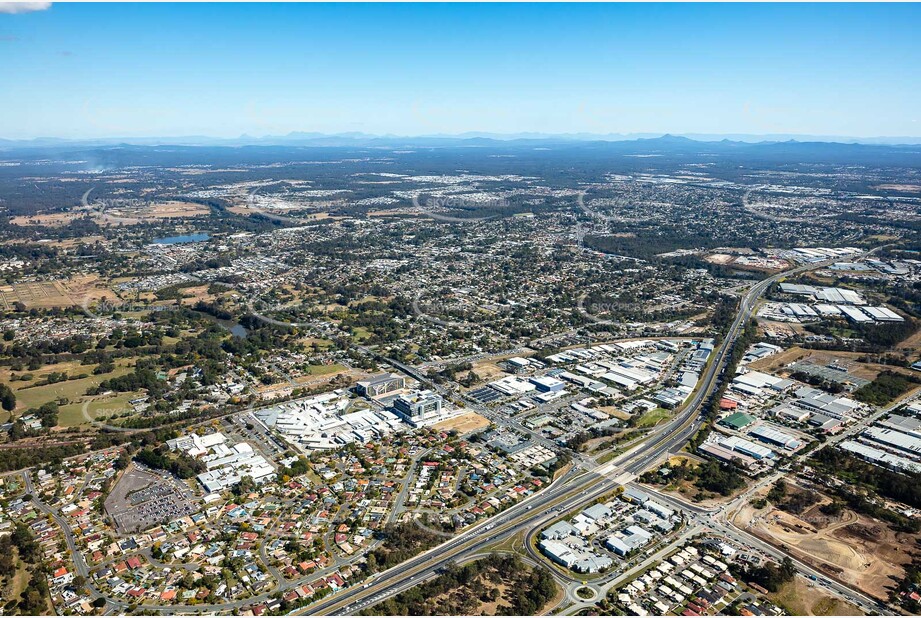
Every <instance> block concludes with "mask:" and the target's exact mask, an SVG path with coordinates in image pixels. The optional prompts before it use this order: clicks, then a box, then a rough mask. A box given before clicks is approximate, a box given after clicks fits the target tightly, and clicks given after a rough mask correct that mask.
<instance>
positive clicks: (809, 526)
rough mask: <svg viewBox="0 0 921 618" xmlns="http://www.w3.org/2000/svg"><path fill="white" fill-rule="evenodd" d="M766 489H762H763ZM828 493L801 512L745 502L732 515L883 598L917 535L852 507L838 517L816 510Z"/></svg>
mask: <svg viewBox="0 0 921 618" xmlns="http://www.w3.org/2000/svg"><path fill="white" fill-rule="evenodd" d="M763 493H766V492H762V494H763ZM827 502H829V500H828V499H827V498H826V499H824V500H823V501H822V502H821V503H819V504H817V505H815V506H814V507H813V508H811V509H810V510H809V511H807V512H806V513H804V514H803V515H802V516H801V517H800V516H796V515H793V514H791V513H787V512H785V511H781V510H779V509H777V508H774V507H773V506H770V505H768V506H767V507H765V508H764V509H755V508H754V507H753V506H751V504H748V505H746V506H745V507H743V508H742V509H740V510H739V512H738V513H737V514H736V515H735V517H734V518H733V523H734V524H735V525H736V526H738V527H739V528H740V529H742V530H747V531H748V532H749V533H751V534H754V535H755V536H758V537H759V538H761V539H763V540H765V541H767V542H768V543H771V544H772V545H774V546H777V547H781V548H783V549H786V550H787V551H789V552H790V553H791V554H792V555H793V556H795V557H796V558H798V559H800V560H802V561H803V562H806V563H808V564H810V565H812V566H814V567H816V568H817V569H819V570H821V571H822V572H824V573H827V574H828V575H830V576H832V577H834V578H835V579H838V580H840V581H842V582H844V583H846V584H849V585H851V586H854V587H856V588H858V589H860V590H862V591H863V592H865V593H867V594H868V595H871V596H873V597H876V598H878V599H885V598H886V597H887V596H888V593H889V588H890V587H891V586H893V585H894V583H895V579H899V578H901V577H902V576H903V575H904V574H905V571H904V568H903V567H904V565H906V564H908V563H910V562H911V554H910V553H909V551H910V550H909V548H913V547H916V543H917V541H918V539H919V538H921V537H919V535H916V534H907V533H902V532H894V531H893V530H892V529H890V528H889V527H888V526H886V525H885V524H884V523H883V522H880V521H877V520H873V519H870V518H868V517H866V516H863V515H860V514H858V513H855V512H853V511H850V510H845V511H843V512H842V513H841V515H839V516H837V517H827V516H825V515H823V514H822V513H821V511H819V507H820V506H821V504H825V503H827Z"/></svg>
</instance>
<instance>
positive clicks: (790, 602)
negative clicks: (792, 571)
mask: <svg viewBox="0 0 921 618" xmlns="http://www.w3.org/2000/svg"><path fill="white" fill-rule="evenodd" d="M768 598H769V599H770V600H771V601H772V602H773V603H776V604H777V605H780V606H781V607H783V608H784V609H786V610H787V611H788V612H789V613H790V614H791V615H793V616H863V615H864V614H863V612H861V611H860V610H859V609H858V608H857V607H855V606H853V605H851V604H850V603H846V602H845V601H842V600H841V599H838V598H836V597H833V596H830V595H829V594H828V593H826V592H824V591H822V590H821V589H819V588H815V587H811V586H810V585H809V584H808V583H807V581H806V579H805V578H803V577H800V576H798V577H796V578H794V579H793V581H791V582H787V583H786V584H784V585H783V586H781V588H780V590H778V591H777V592H775V593H773V594H770V595H768Z"/></svg>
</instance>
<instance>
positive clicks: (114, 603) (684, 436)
mask: <svg viewBox="0 0 921 618" xmlns="http://www.w3.org/2000/svg"><path fill="white" fill-rule="evenodd" d="M872 252H873V251H870V252H868V253H872ZM830 262H831V261H826V262H817V263H812V264H807V265H803V266H800V267H797V268H795V269H792V270H787V271H784V272H781V273H778V274H775V275H773V276H771V277H768V278H766V279H763V280H761V281H759V282H757V283H756V284H754V285H753V286H751V287H750V288H749V289H748V290H747V292H746V293H745V294H744V296H743V297H742V299H741V300H740V303H739V306H738V309H737V312H736V316H735V318H734V320H733V322H732V324H731V325H730V328H729V330H728V331H727V333H726V335H725V337H724V338H723V340H722V341H721V343H720V345H719V346H718V347H717V348H716V350H715V354H714V355H713V357H712V358H711V360H710V362H709V364H708V365H707V368H706V370H705V372H704V375H703V377H702V379H701V381H700V383H699V384H698V388H697V389H696V390H695V391H694V393H692V396H691V398H690V399H689V400H688V401H687V402H686V403H685V404H684V405H683V406H682V407H680V408H679V409H678V410H677V411H676V414H675V416H674V417H673V418H672V419H671V420H669V421H668V422H666V423H665V424H663V425H661V426H658V427H655V428H654V429H653V430H652V431H651V432H650V433H649V434H648V435H647V436H646V437H645V439H644V440H643V441H642V442H641V443H639V444H637V445H635V446H634V447H632V448H630V449H629V450H627V451H625V452H623V453H621V454H620V455H618V456H617V457H615V458H614V459H612V460H611V461H610V462H608V463H605V464H602V465H599V464H597V463H596V462H595V461H594V460H592V459H591V458H589V457H585V456H581V455H579V454H575V456H574V463H575V465H574V466H572V468H570V469H569V470H568V471H567V472H565V473H564V474H562V475H561V476H560V477H558V478H557V479H556V480H555V481H554V482H553V483H552V484H550V485H549V486H548V487H546V488H545V489H544V490H543V491H541V492H539V493H537V494H534V495H533V496H530V497H528V498H527V499H525V500H523V501H522V502H519V503H518V504H516V505H514V506H512V507H510V508H509V509H507V510H505V511H504V512H502V513H499V514H497V515H495V516H493V517H492V518H490V519H488V520H485V521H483V522H481V523H479V524H477V525H475V526H474V527H472V528H471V529H469V530H466V531H464V532H462V533H460V534H459V535H457V536H455V537H453V538H451V539H450V540H447V541H446V542H444V543H442V544H441V545H439V546H437V547H435V548H433V549H430V550H428V551H426V552H424V553H422V554H420V555H417V556H415V557H413V558H411V559H409V560H407V561H405V562H403V563H401V564H399V565H397V566H395V567H393V568H391V569H389V570H387V571H384V572H381V573H378V574H375V575H373V576H372V577H371V578H369V579H368V580H367V581H366V582H365V583H363V584H361V585H356V586H353V587H350V588H346V589H344V590H342V591H340V592H338V593H336V594H333V595H331V596H329V597H326V598H324V599H322V600H320V601H318V602H316V603H314V604H312V605H309V606H306V607H303V608H300V609H299V610H296V612H294V613H296V614H307V615H332V614H342V615H349V614H355V613H358V612H359V611H361V610H362V609H365V608H367V607H369V606H371V605H374V604H376V603H378V602H380V601H382V600H384V599H386V598H389V597H391V596H394V595H396V594H399V593H400V592H402V591H404V590H407V589H409V588H412V587H413V586H416V585H418V584H419V583H421V582H422V581H424V580H426V579H429V578H432V577H435V576H436V575H437V574H438V572H439V571H440V570H441V569H443V568H444V567H446V566H447V565H449V564H451V563H464V562H467V561H469V560H472V559H474V558H476V557H478V556H482V555H485V554H488V553H489V551H490V548H492V547H493V546H495V545H497V544H499V543H501V542H503V541H505V540H507V539H510V538H511V537H514V536H516V535H518V534H520V533H522V532H524V533H525V548H526V550H527V551H528V552H529V555H530V561H533V562H540V561H543V557H542V556H540V555H539V554H536V553H535V552H534V550H533V547H532V543H531V541H532V539H533V537H534V535H536V534H537V533H539V531H540V530H541V529H543V528H544V527H545V526H546V525H547V524H549V523H551V522H553V521H554V520H556V519H558V518H560V517H561V515H562V514H563V513H567V512H569V511H571V510H573V509H577V508H580V507H583V506H585V505H588V504H590V503H591V502H593V501H594V500H596V499H597V498H599V497H602V496H605V495H607V494H609V493H611V492H612V491H613V490H615V489H616V488H618V487H621V486H624V485H627V484H629V483H631V482H633V480H634V479H636V478H637V477H638V476H639V475H640V474H641V473H642V472H643V471H645V470H646V469H648V468H649V467H650V466H652V465H653V464H654V463H656V462H657V461H659V460H660V459H661V458H662V457H663V456H665V455H667V454H668V453H674V452H677V451H679V450H681V449H682V448H683V447H684V446H685V444H686V443H687V442H688V440H689V439H690V438H691V437H692V436H694V435H695V433H696V432H697V431H699V430H700V428H701V427H702V426H703V425H704V424H705V423H706V418H705V417H704V416H702V415H701V413H700V412H701V407H702V406H703V404H704V403H705V402H706V401H707V400H708V398H709V397H710V396H711V395H712V394H713V393H714V392H715V391H716V389H717V388H718V387H719V384H720V378H721V376H722V374H723V372H724V371H725V369H726V367H727V365H728V363H729V360H730V358H731V355H732V349H733V346H734V344H735V341H736V340H737V338H738V336H739V334H740V333H741V331H742V329H743V328H744V326H745V324H746V322H747V321H748V320H749V319H750V318H751V316H752V313H753V311H754V309H755V306H756V304H757V302H758V300H759V299H760V297H761V296H762V295H763V294H764V293H765V292H766V291H767V290H768V288H769V287H770V286H771V284H773V283H774V282H776V281H779V280H780V279H782V278H784V277H788V276H791V275H796V274H799V273H802V272H806V271H809V270H814V269H818V268H822V267H824V266H827V265H828V264H829V263H830ZM362 349H363V350H364V351H365V352H367V353H370V354H375V353H374V351H373V350H371V349H368V348H362ZM382 360H384V361H386V362H388V363H390V364H391V365H393V366H394V367H395V368H397V369H400V370H401V371H403V372H405V373H407V374H408V375H410V376H412V377H414V378H416V379H419V380H421V381H423V382H424V383H426V384H428V385H430V386H431V387H433V388H437V389H438V390H439V391H440V392H441V393H442V394H443V395H445V396H450V395H451V393H449V392H448V391H447V390H446V389H444V388H443V387H440V386H437V385H434V384H432V383H431V382H430V381H429V380H428V379H427V377H426V376H425V375H423V374H422V373H421V372H419V371H418V370H417V369H416V368H414V367H411V366H408V365H404V364H402V363H398V362H396V361H394V360H393V359H382ZM470 407H473V408H474V409H476V410H477V411H478V412H480V413H483V414H484V415H486V416H488V417H490V418H491V419H493V417H495V413H493V412H491V411H489V410H487V409H485V407H484V406H479V405H472V406H470ZM885 412H886V410H881V411H879V412H878V413H877V414H875V415H873V417H872V418H878V417H879V416H881V415H882V414H884V413H885ZM503 420H504V421H505V422H508V419H503ZM515 428H516V429H519V430H522V431H525V432H527V433H529V434H531V432H530V431H529V430H526V429H525V428H523V427H521V426H520V425H519V424H517V423H516V424H515ZM854 431H856V428H854V429H851V430H849V432H848V433H847V434H846V435H850V434H852V433H853V432H854ZM531 435H532V436H533V434H531ZM843 437H845V436H841V438H843ZM545 440H546V439H544V438H542V437H541V440H540V441H541V442H544V441H545ZM775 476H776V475H775ZM24 477H25V480H26V485H27V490H28V492H29V493H30V494H31V495H32V496H33V500H34V501H35V503H36V504H37V506H38V508H39V509H40V510H42V511H43V512H45V513H46V514H48V515H49V516H51V517H53V518H54V519H55V520H56V523H57V524H58V525H59V526H60V527H61V528H62V529H63V530H64V534H65V539H66V542H67V545H68V549H69V551H70V552H71V554H72V555H73V557H74V564H75V565H76V570H77V573H78V574H79V575H82V576H84V577H85V578H86V579H87V582H88V585H89V587H90V589H91V592H92V593H93V596H94V597H104V595H103V594H102V593H100V592H99V591H98V590H96V589H95V588H94V587H93V586H92V584H89V582H91V578H90V573H89V569H88V568H87V565H86V562H85V560H84V559H83V557H82V555H81V552H80V550H79V549H78V548H77V547H76V543H75V541H74V538H73V536H72V534H71V532H70V530H69V527H68V526H67V525H66V523H65V522H63V521H61V520H60V518H59V516H58V515H57V513H55V512H54V510H53V509H51V508H50V507H48V505H45V504H44V503H42V502H41V501H39V500H38V498H37V497H36V496H35V494H34V492H33V490H32V481H31V475H30V473H29V471H26V473H25V475H24ZM770 478H773V476H772V477H770ZM765 482H767V481H762V482H760V483H758V484H757V486H753V487H752V488H750V490H749V491H746V492H745V494H743V495H742V496H740V497H738V498H736V499H735V500H734V501H733V502H731V503H730V504H728V505H725V506H723V507H720V508H718V509H705V508H702V507H700V506H697V505H693V504H688V503H685V502H679V501H676V500H675V499H674V498H671V497H668V496H664V495H663V494H660V493H656V492H652V493H654V494H655V495H656V499H657V500H660V501H663V502H666V503H670V504H671V505H672V506H674V507H675V508H678V509H680V510H682V511H684V512H685V513H686V514H687V520H686V522H685V524H684V529H683V530H682V531H681V534H680V535H678V537H677V538H675V539H673V540H672V541H671V542H669V543H667V544H663V545H662V546H661V547H658V548H656V549H655V554H654V555H653V556H651V557H650V558H648V559H646V560H645V561H644V562H641V563H639V564H637V565H635V566H633V567H631V568H630V569H629V570H628V571H626V572H623V573H615V574H610V575H608V576H606V577H602V578H598V579H595V580H593V582H592V583H591V584H590V588H592V589H593V591H594V592H595V593H596V596H595V598H594V599H592V600H583V599H578V598H575V597H574V596H573V595H572V594H571V593H573V592H574V590H575V589H576V588H578V587H581V586H582V585H583V582H581V580H579V579H577V578H574V577H570V576H568V575H565V574H562V573H561V572H560V571H559V570H557V569H554V571H553V572H554V576H555V578H556V579H557V581H558V582H560V583H562V584H563V585H564V587H565V588H566V589H567V591H568V592H569V593H570V595H569V597H570V600H571V601H573V602H574V604H573V605H571V606H570V608H569V610H570V611H575V610H578V609H579V607H588V606H590V605H592V604H593V603H594V602H595V601H596V600H597V599H598V598H600V597H601V595H603V594H605V593H606V592H607V590H609V589H613V588H614V587H616V586H617V585H619V582H620V581H621V580H623V579H624V578H625V577H627V576H629V575H630V574H631V573H632V572H634V571H636V570H638V569H641V568H643V565H644V564H646V563H648V562H649V560H651V559H653V558H655V557H656V556H658V555H660V554H662V553H665V552H667V551H670V550H671V549H672V548H674V547H677V545H678V544H679V543H680V542H683V540H685V539H687V538H689V536H691V535H693V534H698V533H712V534H713V535H714V536H716V537H722V538H728V539H730V540H733V541H736V542H737V543H739V544H740V545H742V546H745V547H747V548H751V549H752V550H755V551H760V552H761V553H762V554H764V555H766V556H771V557H773V558H775V559H778V560H779V559H780V558H782V557H783V555H784V554H783V552H781V551H780V550H778V549H777V548H775V547H773V546H771V545H770V544H768V543H766V542H764V541H762V540H760V539H758V538H757V537H754V536H753V535H751V534H749V533H747V532H745V531H743V530H739V529H738V528H736V527H735V526H734V525H733V524H732V522H731V518H730V516H729V515H730V514H731V512H732V511H733V510H734V509H737V508H738V507H739V506H741V504H743V503H744V499H746V498H747V497H748V496H749V495H750V494H751V493H752V491H753V490H754V489H756V488H757V487H762V486H764V483H765ZM404 489H405V488H404ZM644 491H647V492H650V491H651V490H649V489H648V488H644ZM356 558H357V557H356ZM354 560H355V558H353V559H352V560H348V561H347V562H353V561H354ZM795 564H796V566H797V568H798V569H799V570H800V572H802V573H804V574H806V575H808V576H813V577H815V579H816V580H817V581H819V582H820V583H821V585H823V586H824V587H825V588H826V589H828V590H829V591H830V592H832V593H834V594H836V595H838V596H840V597H842V598H844V599H847V600H848V601H850V602H852V603H855V604H856V605H858V606H859V607H861V608H862V609H864V611H866V612H868V613H874V614H880V613H886V612H885V610H884V609H883V608H882V607H880V606H878V605H877V604H876V602H875V601H873V600H871V599H869V598H867V597H866V596H864V595H862V594H861V593H859V592H857V591H854V590H852V589H851V588H849V587H847V586H845V585H844V584H841V583H840V582H836V581H833V580H828V579H827V578H826V577H825V575H824V574H822V573H820V572H818V571H815V570H813V569H812V568H811V567H809V566H808V565H805V564H803V563H801V562H798V561H795ZM304 581H306V578H304ZM300 583H303V581H301V580H300V579H298V580H293V581H284V580H282V579H279V583H278V585H277V586H276V588H275V590H273V591H271V592H268V593H264V594H261V595H258V596H257V597H255V598H250V599H247V600H245V601H244V600H241V601H237V602H229V603H225V604H218V605H200V606H197V607H196V609H198V610H203V611H230V610H236V609H239V608H240V607H241V606H242V604H244V603H246V604H249V603H253V602H255V601H258V600H268V599H269V598H271V597H272V596H273V595H277V594H278V592H280V591H283V590H288V589H290V588H292V587H294V586H296V585H299V584H300ZM106 600H107V602H108V604H107V610H108V613H113V612H114V613H123V612H124V611H125V608H126V607H127V604H126V603H124V602H122V601H119V600H116V599H111V598H106ZM144 608H145V609H146V610H150V611H154V612H162V613H172V612H175V611H176V610H177V608H176V607H174V606H160V605H154V606H147V605H145V606H144ZM567 613H569V612H567Z"/></svg>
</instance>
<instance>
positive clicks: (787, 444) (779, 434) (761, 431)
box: [748, 425, 802, 451]
mask: <svg viewBox="0 0 921 618" xmlns="http://www.w3.org/2000/svg"><path fill="white" fill-rule="evenodd" d="M748 435H750V436H752V437H754V438H757V439H758V440H760V441H762V442H765V443H767V444H773V445H774V446H779V447H782V448H784V449H786V450H788V451H795V450H796V449H798V448H799V447H800V446H802V442H800V441H799V440H797V439H796V438H795V437H793V436H791V435H790V434H788V433H785V432H783V431H780V430H778V429H772V428H771V427H766V426H764V425H758V426H757V427H754V428H752V429H751V430H750V431H749V432H748Z"/></svg>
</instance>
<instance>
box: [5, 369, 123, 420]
mask: <svg viewBox="0 0 921 618" xmlns="http://www.w3.org/2000/svg"><path fill="white" fill-rule="evenodd" d="M128 363H129V361H128V360H127V359H119V360H118V361H117V362H116V364H115V371H113V372H111V373H106V374H103V375H98V376H96V375H93V369H94V368H95V367H96V365H81V364H80V363H79V362H77V361H70V362H66V363H57V364H54V365H45V366H43V367H41V368H40V369H36V370H35V371H28V370H24V371H21V372H16V373H17V374H18V375H22V374H25V373H30V374H32V380H30V381H28V382H23V381H20V380H17V381H15V382H13V381H10V377H11V371H10V370H9V369H8V368H3V369H2V370H0V382H2V383H4V384H7V385H9V387H10V388H12V389H13V392H14V393H15V394H16V413H17V414H20V413H22V412H23V411H25V410H28V409H29V408H37V407H39V406H41V405H42V404H45V403H48V402H50V401H56V400H58V399H61V398H66V399H69V400H70V401H71V402H74V403H76V402H79V401H82V399H81V398H82V397H83V395H84V394H85V393H86V391H87V389H88V388H90V387H93V386H98V385H99V383H100V382H102V381H103V380H106V379H108V378H112V377H115V376H119V375H123V374H126V373H128V372H129V371H130V370H131V369H130V367H128ZM52 372H65V373H67V374H68V375H79V374H84V373H85V374H87V377H85V378H80V379H78V380H65V381H64V382H58V383H56V384H46V385H44V386H34V385H35V384H36V383H38V382H41V381H42V380H43V379H44V378H45V377H46V376H47V375H48V374H49V373H52Z"/></svg>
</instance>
